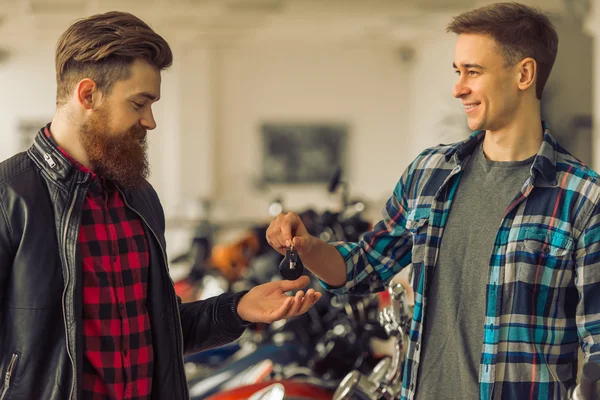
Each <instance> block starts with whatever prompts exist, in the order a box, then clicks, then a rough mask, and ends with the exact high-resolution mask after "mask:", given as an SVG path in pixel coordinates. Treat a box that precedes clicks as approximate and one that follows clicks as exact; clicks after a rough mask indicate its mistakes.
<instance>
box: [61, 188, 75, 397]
mask: <svg viewBox="0 0 600 400" xmlns="http://www.w3.org/2000/svg"><path fill="white" fill-rule="evenodd" d="M77 190H78V187H77V186H76V187H75V190H74V191H73V193H74V195H73V200H72V201H71V205H70V206H69V210H68V211H67V217H66V220H65V225H64V230H63V237H62V240H63V245H64V246H65V250H64V251H65V271H66V279H65V288H64V289H63V296H62V306H63V321H64V323H65V341H66V345H67V354H68V355H69V359H70V360H71V366H72V367H73V378H72V379H71V390H70V391H69V400H71V399H72V398H73V392H74V391H75V380H76V379H77V370H76V369H75V360H74V358H73V354H71V349H70V347H69V330H68V329H67V313H66V309H67V307H66V301H65V299H66V297H67V289H68V287H69V284H70V282H71V279H70V271H69V266H68V257H67V232H68V230H69V222H70V220H71V215H72V214H73V209H74V208H75V203H76V202H77Z"/></svg>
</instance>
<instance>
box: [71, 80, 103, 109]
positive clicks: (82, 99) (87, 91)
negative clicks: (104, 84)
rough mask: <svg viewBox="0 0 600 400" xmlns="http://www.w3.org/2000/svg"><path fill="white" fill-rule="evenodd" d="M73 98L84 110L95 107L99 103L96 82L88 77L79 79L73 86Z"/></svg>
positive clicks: (99, 97) (99, 94)
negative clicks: (75, 85) (74, 86)
mask: <svg viewBox="0 0 600 400" xmlns="http://www.w3.org/2000/svg"><path fill="white" fill-rule="evenodd" d="M75 99H76V100H77V103H78V104H79V105H81V107H83V108H84V109H86V110H92V109H94V108H97V107H98V105H99V103H100V99H101V93H100V91H99V90H98V85H96V82H94V80H93V79H90V78H85V79H83V80H81V81H80V82H79V83H78V84H77V87H76V88H75Z"/></svg>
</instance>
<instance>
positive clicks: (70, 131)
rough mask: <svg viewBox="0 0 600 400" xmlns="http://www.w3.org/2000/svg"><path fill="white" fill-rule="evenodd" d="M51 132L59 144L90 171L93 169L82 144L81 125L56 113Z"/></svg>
mask: <svg viewBox="0 0 600 400" xmlns="http://www.w3.org/2000/svg"><path fill="white" fill-rule="evenodd" d="M50 134H51V135H52V138H53V139H54V141H55V142H56V144H58V146H60V147H61V148H62V149H63V150H65V151H66V152H67V153H68V154H69V155H70V156H71V157H73V158H74V159H75V160H76V161H78V162H79V163H81V164H82V165H85V166H86V167H87V168H88V169H90V171H93V169H92V166H91V164H90V161H89V159H88V156H87V154H86V152H85V150H84V149H83V145H82V144H81V140H80V136H79V127H78V126H77V125H76V124H73V123H71V122H70V121H69V120H68V117H66V116H64V115H60V114H58V113H57V114H55V115H54V118H52V123H51V124H50Z"/></svg>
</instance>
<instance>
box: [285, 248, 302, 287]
mask: <svg viewBox="0 0 600 400" xmlns="http://www.w3.org/2000/svg"><path fill="white" fill-rule="evenodd" d="M279 272H280V273H281V276H283V278H284V279H287V280H288V281H295V280H296V279H298V278H300V277H301V276H302V274H303V273H304V265H303V264H302V261H301V260H300V257H298V253H296V250H294V248H293V247H292V248H291V249H289V250H287V251H286V252H285V258H284V259H283V261H281V264H279Z"/></svg>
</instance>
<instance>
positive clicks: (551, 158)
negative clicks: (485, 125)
mask: <svg viewBox="0 0 600 400" xmlns="http://www.w3.org/2000/svg"><path fill="white" fill-rule="evenodd" d="M542 128H543V130H544V138H543V140H542V145H541V146H540V149H539V150H538V152H537V154H536V156H535V158H534V159H533V165H532V166H531V173H532V175H533V176H534V177H536V175H539V176H541V177H542V178H543V179H545V180H546V181H547V182H548V183H550V184H551V185H556V158H557V153H558V144H557V142H556V140H555V139H554V137H553V136H552V135H551V134H550V130H549V129H548V124H547V123H546V121H543V120H542ZM484 137H485V131H484V130H480V131H475V132H473V133H472V134H471V135H470V136H469V137H468V138H467V139H466V140H463V141H462V142H458V143H456V144H454V145H452V147H451V148H450V151H449V152H448V153H446V161H450V160H451V159H453V160H454V162H455V163H456V164H458V165H462V164H463V163H464V162H465V160H466V159H467V158H468V157H469V156H470V155H471V154H472V153H473V151H474V150H475V148H477V146H478V145H479V143H481V142H482V141H483V138H484Z"/></svg>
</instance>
